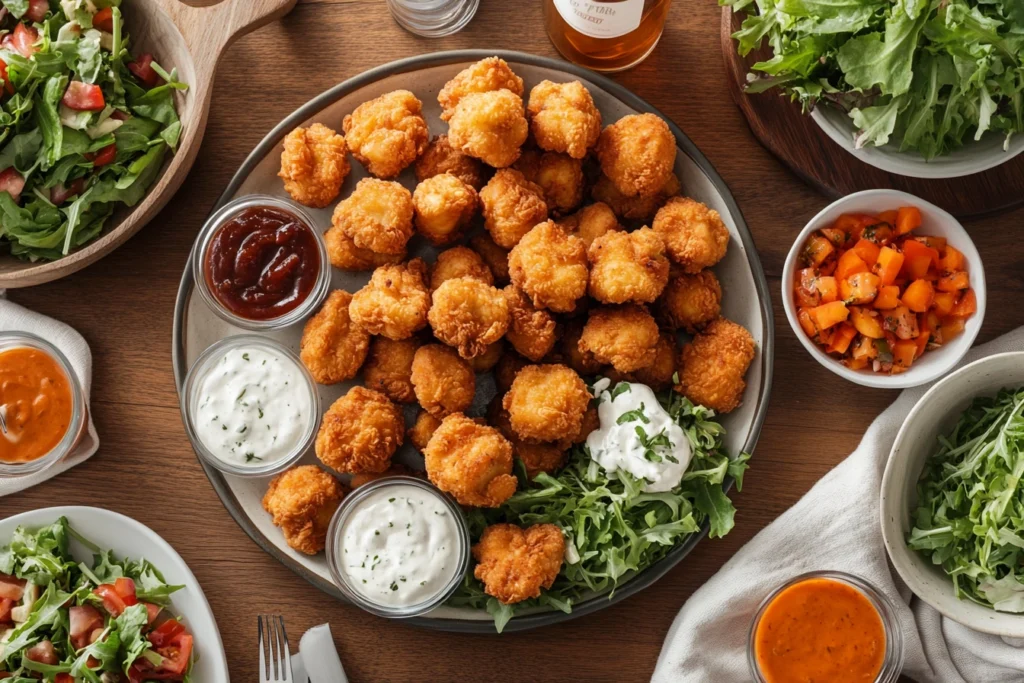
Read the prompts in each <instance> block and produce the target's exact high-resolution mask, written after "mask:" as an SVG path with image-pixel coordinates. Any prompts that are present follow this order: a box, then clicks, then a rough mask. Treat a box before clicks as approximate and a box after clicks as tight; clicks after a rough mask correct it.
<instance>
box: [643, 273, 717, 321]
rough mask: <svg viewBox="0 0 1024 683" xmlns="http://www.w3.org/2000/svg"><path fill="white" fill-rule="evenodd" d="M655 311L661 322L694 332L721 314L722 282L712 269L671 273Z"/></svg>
mask: <svg viewBox="0 0 1024 683" xmlns="http://www.w3.org/2000/svg"><path fill="white" fill-rule="evenodd" d="M655 311H656V313H655V317H657V318H658V322H660V323H661V324H662V325H664V326H665V327H668V328H670V329H673V330H678V329H680V328H681V329H684V330H686V331H687V332H689V333H690V334H694V333H695V332H697V331H698V330H701V329H703V328H704V326H705V325H707V324H708V323H709V322H711V321H712V320H714V319H715V318H717V317H718V315H719V313H721V311H722V285H720V284H719V283H718V278H717V277H715V274H714V273H713V272H711V271H710V270H702V271H701V272H699V273H694V274H690V273H672V276H671V277H669V280H668V285H666V287H665V291H664V292H662V293H661V296H660V297H658V301H657V303H656V304H655Z"/></svg>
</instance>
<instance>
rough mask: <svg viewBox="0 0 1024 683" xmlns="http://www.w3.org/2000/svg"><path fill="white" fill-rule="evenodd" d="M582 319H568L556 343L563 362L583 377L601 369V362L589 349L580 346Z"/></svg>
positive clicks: (583, 321)
mask: <svg viewBox="0 0 1024 683" xmlns="http://www.w3.org/2000/svg"><path fill="white" fill-rule="evenodd" d="M585 322H586V321H585V320H583V319H578V320H570V321H569V322H568V323H566V325H565V331H564V332H563V333H562V337H561V340H560V342H559V344H558V348H559V351H560V352H561V354H560V355H561V356H562V360H563V362H564V363H565V364H566V365H568V366H569V367H570V368H572V369H573V370H575V371H576V372H577V373H578V374H579V375H582V376H584V377H586V376H588V375H595V374H597V372H598V371H599V370H600V369H601V362H600V361H599V360H597V358H595V357H594V354H593V353H591V352H590V351H585V350H583V349H582V348H581V347H580V338H581V337H582V336H583V325H584V323H585Z"/></svg>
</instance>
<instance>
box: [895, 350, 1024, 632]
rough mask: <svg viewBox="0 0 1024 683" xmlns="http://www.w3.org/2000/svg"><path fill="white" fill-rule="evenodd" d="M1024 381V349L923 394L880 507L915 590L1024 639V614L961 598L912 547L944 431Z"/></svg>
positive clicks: (944, 608) (965, 618) (982, 625)
mask: <svg viewBox="0 0 1024 683" xmlns="http://www.w3.org/2000/svg"><path fill="white" fill-rule="evenodd" d="M1022 384H1024V352H1013V353H1000V354H996V355H994V356H988V357H986V358H982V359H981V360H977V361H975V362H973V363H971V364H969V365H965V366H964V367H962V368H960V369H959V370H957V371H956V372H954V373H952V374H951V375H949V376H948V377H946V378H945V379H943V380H942V381H940V382H938V383H936V384H935V386H933V387H932V388H931V389H929V390H928V392H927V393H926V394H925V395H924V396H922V397H921V400H919V401H918V402H917V405H915V406H914V409H913V410H911V411H910V414H909V415H908V416H907V419H906V421H904V423H903V426H902V427H901V428H900V431H899V434H897V435H896V441H895V442H894V443H893V446H892V451H891V452H890V454H889V461H888V463H887V464H886V466H885V474H884V475H882V490H881V501H880V505H879V511H880V514H881V523H882V540H883V541H884V542H885V549H886V551H887V552H888V553H889V559H890V560H892V564H893V566H894V567H895V568H896V572H897V573H898V574H899V575H900V578H902V579H903V581H904V583H906V584H907V587H909V588H910V590H911V591H913V593H914V595H916V596H917V597H919V598H921V599H922V600H924V601H925V602H926V603H928V604H929V605H931V606H932V607H934V608H935V609H937V610H938V611H939V612H941V613H942V614H944V615H945V616H947V617H949V618H950V619H952V620H953V621H956V622H958V623H960V624H963V625H964V626H967V627H968V628H971V629H974V630H975V631H981V632H983V633H994V634H996V635H999V636H1005V637H1010V638H1024V614H1012V613H1008V612H996V611H995V610H993V609H991V608H989V607H984V606H982V605H979V604H976V603H974V602H971V601H970V600H966V599H965V600H960V599H958V598H957V597H956V595H955V594H954V593H953V580H952V579H951V578H950V577H948V576H946V574H945V573H944V572H943V571H942V568H941V567H938V566H935V565H933V564H932V563H931V560H930V559H929V558H928V557H926V556H924V555H922V554H920V553H918V552H917V551H915V550H911V549H910V548H908V547H907V542H906V537H907V534H908V533H910V529H911V528H912V526H913V523H912V521H911V510H912V509H913V508H915V507H916V506H917V481H918V479H919V478H920V476H921V471H922V470H923V469H924V464H925V461H926V460H927V459H928V457H929V456H930V455H931V454H932V453H933V452H934V451H935V448H936V445H937V441H936V439H937V438H938V436H939V435H940V434H945V433H947V432H948V431H949V430H950V429H952V428H953V427H954V426H955V425H956V422H957V420H958V419H959V417H960V414H961V413H962V412H963V411H964V410H965V409H966V408H967V407H968V406H969V405H970V404H971V401H973V400H974V399H975V398H977V397H978V396H994V395H995V394H996V393H997V392H998V391H999V390H1000V389H1002V388H1003V387H1017V386H1020V385H1022Z"/></svg>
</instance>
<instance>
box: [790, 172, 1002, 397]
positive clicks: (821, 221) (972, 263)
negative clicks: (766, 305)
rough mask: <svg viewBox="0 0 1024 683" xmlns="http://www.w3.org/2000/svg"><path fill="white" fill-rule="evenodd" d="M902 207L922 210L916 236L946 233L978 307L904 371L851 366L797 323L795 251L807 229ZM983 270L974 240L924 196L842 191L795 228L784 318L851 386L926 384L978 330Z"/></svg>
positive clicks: (960, 355) (817, 356)
mask: <svg viewBox="0 0 1024 683" xmlns="http://www.w3.org/2000/svg"><path fill="white" fill-rule="evenodd" d="M901 206H916V207H917V208H918V209H920V210H921V217H922V224H921V227H920V228H918V229H917V230H916V231H915V232H916V233H917V234H921V235H934V236H936V237H945V238H946V239H947V240H948V241H949V244H951V245H952V246H954V247H956V248H957V249H959V250H960V251H961V252H963V254H964V258H966V259H967V271H968V273H969V274H970V276H971V288H972V289H974V293H975V296H977V298H978V311H977V312H976V313H975V314H974V315H972V316H971V317H970V318H968V319H967V321H966V325H965V327H964V331H963V333H962V334H961V335H959V336H958V337H957V338H956V339H954V340H953V341H951V342H949V343H948V344H944V345H943V346H942V347H940V348H938V349H935V350H932V351H927V352H925V354H924V355H923V356H922V357H921V358H920V360H917V361H914V364H913V365H911V366H910V369H908V370H907V371H906V372H903V373H900V374H898V375H886V374H883V373H878V372H873V371H871V370H868V369H864V370H851V369H850V368H848V367H846V366H845V365H843V364H842V363H840V362H839V361H838V360H836V359H835V358H832V357H831V356H829V355H828V354H827V353H825V351H824V350H823V349H822V348H821V347H819V346H818V345H817V344H815V343H814V342H813V341H812V340H811V339H810V338H809V337H808V336H807V333H806V332H804V331H803V328H802V327H800V321H799V320H798V319H797V317H796V313H797V307H796V305H795V304H794V302H793V277H794V274H795V272H796V269H797V262H798V260H799V255H800V251H801V250H802V249H803V246H804V243H805V242H806V241H807V238H808V237H810V235H811V233H812V232H814V231H815V230H818V229H820V228H824V227H826V226H828V225H830V224H831V223H833V222H834V221H835V220H836V219H837V218H839V216H841V215H842V214H844V213H868V214H877V213H879V212H882V211H888V210H890V209H897V208H899V207H901ZM985 300H986V290H985V270H984V268H983V266H982V264H981V256H980V255H978V250H977V249H976V248H975V246H974V242H972V241H971V238H970V237H969V236H968V235H967V231H966V230H964V227H963V226H962V225H960V223H959V222H958V221H957V220H956V219H955V218H953V216H951V215H950V214H949V213H947V212H946V211H943V210H942V209H940V208H939V207H937V206H935V205H934V204H932V203H930V202H926V201H925V200H923V199H920V198H918V197H915V196H914V195H912V194H907V193H906V192H898V191H896V190H864V191H862V192H855V193H854V194H851V195H847V196H845V197H843V198H842V199H839V200H836V201H834V202H832V203H831V204H829V205H828V206H826V207H825V208H824V209H822V211H821V212H820V213H818V215H817V216H815V217H814V218H812V219H811V220H810V222H809V223H808V224H807V225H805V226H804V229H803V230H801V231H800V234H799V235H798V236H797V238H796V241H795V242H794V243H793V246H792V248H791V249H790V250H789V255H788V256H787V257H786V265H785V266H784V267H783V269H782V304H783V307H784V308H785V309H786V318H788V319H789V325H790V327H792V328H793V332H794V333H795V334H796V336H797V339H799V340H800V343H801V344H803V345H804V348H805V349H807V352H808V353H810V354H811V355H812V356H814V359H815V360H817V361H818V362H819V363H821V364H822V365H824V366H825V367H826V368H828V369H829V370H831V371H832V372H834V373H836V374H837V375H839V376H840V377H843V378H844V379H848V380H850V381H851V382H854V383H855V384H860V385H862V386H866V387H875V388H879V389H904V388H906V387H916V386H919V385H921V384H927V383H928V382H931V381H933V380H935V379H938V378H939V377H941V376H942V375H944V374H946V373H947V372H949V370H950V369H952V368H953V366H955V365H956V364H957V362H959V360H960V359H961V358H963V357H964V354H965V353H967V350H968V349H970V348H971V344H973V343H974V339H975V338H976V337H977V336H978V332H979V331H980V330H981V323H982V320H984V318H985Z"/></svg>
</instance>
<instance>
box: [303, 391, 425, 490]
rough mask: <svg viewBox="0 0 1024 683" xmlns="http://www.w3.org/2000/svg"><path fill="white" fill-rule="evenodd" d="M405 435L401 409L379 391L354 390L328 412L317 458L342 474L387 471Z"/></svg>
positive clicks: (318, 444) (319, 434)
mask: <svg viewBox="0 0 1024 683" xmlns="http://www.w3.org/2000/svg"><path fill="white" fill-rule="evenodd" d="M404 433H405V416H404V415H403V414H402V409H401V408H399V407H398V406H397V405H395V404H394V403H392V402H391V400H390V399H388V397H387V396H385V395H384V394H382V393H380V392H379V391H373V390H372V389H367V388H366V387H359V386H356V387H352V388H351V389H349V390H348V393H347V394H345V395H344V396H342V397H341V398H339V399H338V400H337V401H335V402H334V403H333V404H332V405H331V407H330V408H328V409H327V412H326V413H324V417H323V421H322V422H321V423H320V432H319V433H318V434H317V435H316V457H318V458H320V462H322V463H323V464H325V465H327V466H328V467H333V468H334V469H336V470H338V471H339V472H347V473H349V474H358V473H359V472H383V471H384V470H386V469H387V468H388V467H389V466H390V465H391V456H392V455H394V454H395V451H396V450H398V447H399V446H401V445H402V439H403V435H404Z"/></svg>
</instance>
